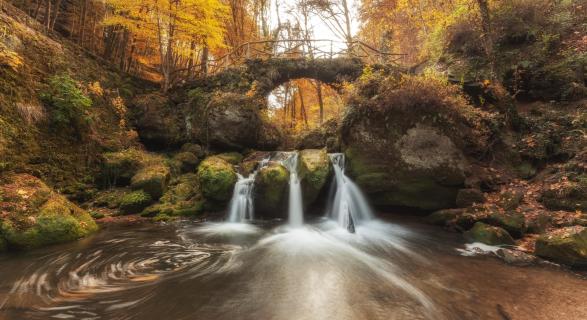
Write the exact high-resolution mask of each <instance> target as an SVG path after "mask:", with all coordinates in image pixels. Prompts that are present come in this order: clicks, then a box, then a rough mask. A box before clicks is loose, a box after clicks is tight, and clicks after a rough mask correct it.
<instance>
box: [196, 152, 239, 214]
mask: <svg viewBox="0 0 587 320" xmlns="http://www.w3.org/2000/svg"><path fill="white" fill-rule="evenodd" d="M197 175H198V180H199V181H200V190H201V192H202V194H203V196H204V197H205V198H206V199H207V200H211V201H213V202H217V203H221V204H226V203H228V201H229V200H230V198H231V196H232V191H233V188H234V184H235V183H236V181H237V175H236V172H235V170H234V168H233V166H232V165H231V164H230V163H229V162H227V161H226V160H224V159H222V158H219V157H216V156H212V157H208V158H206V159H205V160H204V161H202V162H201V163H200V166H199V167H198V174H197Z"/></svg>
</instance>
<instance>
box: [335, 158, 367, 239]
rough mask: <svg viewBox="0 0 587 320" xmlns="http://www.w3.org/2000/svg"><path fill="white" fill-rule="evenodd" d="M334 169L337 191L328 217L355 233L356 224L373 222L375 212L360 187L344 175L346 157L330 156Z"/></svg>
mask: <svg viewBox="0 0 587 320" xmlns="http://www.w3.org/2000/svg"><path fill="white" fill-rule="evenodd" d="M329 156H330V161H331V162H332V166H333V167H334V176H335V189H334V190H335V191H334V192H333V193H332V194H331V198H330V199H329V201H328V203H329V207H328V208H329V209H328V212H327V215H328V216H330V217H331V218H333V219H334V220H336V221H338V224H339V225H340V226H341V227H343V228H346V229H347V230H348V231H349V232H353V233H354V232H355V224H357V223H360V222H361V221H366V220H371V219H372V218H373V211H372V210H371V208H370V207H369V204H368V203H367V199H366V198H365V196H364V195H363V193H362V192H361V190H360V189H359V187H358V186H357V185H356V184H355V183H354V182H353V181H352V180H351V179H350V178H349V177H347V176H346V175H345V174H344V166H345V157H344V154H342V153H333V154H329Z"/></svg>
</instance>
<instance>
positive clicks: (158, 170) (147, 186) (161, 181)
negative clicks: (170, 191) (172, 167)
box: [130, 164, 171, 200]
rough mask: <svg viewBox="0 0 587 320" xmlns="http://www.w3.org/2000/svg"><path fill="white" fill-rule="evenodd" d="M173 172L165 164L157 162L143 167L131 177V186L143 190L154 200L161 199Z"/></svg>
mask: <svg viewBox="0 0 587 320" xmlns="http://www.w3.org/2000/svg"><path fill="white" fill-rule="evenodd" d="M170 177H171V174H170V172H169V168H168V167H167V166H165V165H163V164H156V165H151V166H147V167H144V168H142V169H141V170H139V171H138V172H137V173H136V174H135V175H134V176H133V177H132V179H131V185H130V186H131V188H132V189H134V190H143V191H145V192H146V193H148V194H149V195H150V196H151V198H152V199H153V200H157V199H159V198H160V197H161V196H162V195H163V193H165V191H167V186H168V185H169V179H170Z"/></svg>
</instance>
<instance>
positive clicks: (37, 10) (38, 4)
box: [33, 0, 43, 20]
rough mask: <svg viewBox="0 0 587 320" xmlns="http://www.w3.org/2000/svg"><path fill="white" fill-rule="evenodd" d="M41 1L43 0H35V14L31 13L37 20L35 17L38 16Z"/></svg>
mask: <svg viewBox="0 0 587 320" xmlns="http://www.w3.org/2000/svg"><path fill="white" fill-rule="evenodd" d="M42 3H43V0H37V8H36V9H35V14H34V15H33V18H34V19H35V20H37V18H38V17H39V12H40V11H41V4H42Z"/></svg>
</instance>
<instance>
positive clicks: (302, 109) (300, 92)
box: [298, 87, 308, 129]
mask: <svg viewBox="0 0 587 320" xmlns="http://www.w3.org/2000/svg"><path fill="white" fill-rule="evenodd" d="M298 94H299V95H300V109H301V110H300V113H301V115H302V119H303V120H304V125H305V127H306V129H308V115H307V114H306V105H305V104H304V94H303V92H302V88H300V87H298Z"/></svg>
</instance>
